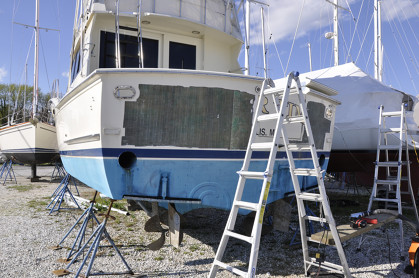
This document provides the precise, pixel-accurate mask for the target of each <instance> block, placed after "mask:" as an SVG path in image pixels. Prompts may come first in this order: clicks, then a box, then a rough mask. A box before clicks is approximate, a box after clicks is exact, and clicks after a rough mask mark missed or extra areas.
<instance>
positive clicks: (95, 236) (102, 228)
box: [53, 200, 134, 277]
mask: <svg viewBox="0 0 419 278" xmlns="http://www.w3.org/2000/svg"><path fill="white" fill-rule="evenodd" d="M113 202H114V200H111V204H110V205H109V208H108V211H107V212H106V215H105V219H104V220H103V222H102V223H101V224H100V225H99V226H97V227H96V229H95V231H94V232H93V233H92V235H91V236H90V237H89V239H88V240H87V242H86V243H85V244H84V245H83V246H82V247H81V248H80V250H79V251H78V252H77V254H76V255H75V256H74V258H73V259H72V260H71V262H70V263H69V264H68V265H67V267H66V268H65V269H59V270H56V271H54V272H53V273H54V274H56V275H60V276H61V275H65V274H69V273H70V271H69V270H68V269H69V268H70V266H71V265H72V264H73V263H74V262H75V261H76V260H77V258H78V257H79V256H80V255H82V254H84V249H86V248H87V245H88V244H89V243H90V242H91V241H92V244H91V245H90V247H89V250H88V251H87V254H84V259H83V261H82V263H81V265H80V267H79V269H78V271H77V273H76V276H75V277H79V275H80V273H81V272H82V270H83V267H84V266H85V265H86V263H87V259H88V258H89V255H91V256H90V257H91V258H90V262H89V264H88V265H87V269H86V273H85V275H84V276H83V277H89V276H97V275H124V274H131V275H132V274H134V272H133V271H132V270H131V268H130V267H129V265H128V263H127V262H126V261H125V259H124V257H123V256H122V254H121V252H120V251H119V249H118V247H116V245H115V243H114V242H113V240H112V238H111V237H110V235H109V234H108V232H107V231H106V223H107V221H108V218H109V217H110V211H111V208H112V205H113ZM102 238H106V239H107V240H108V242H109V243H110V244H111V245H112V247H113V248H114V250H115V252H116V253H117V254H118V256H119V257H120V258H121V260H122V262H123V263H124V265H125V267H126V268H127V271H126V272H113V273H105V272H97V273H90V271H91V269H92V266H93V262H94V260H95V258H96V253H97V250H98V248H99V246H100V241H101V240H102Z"/></svg>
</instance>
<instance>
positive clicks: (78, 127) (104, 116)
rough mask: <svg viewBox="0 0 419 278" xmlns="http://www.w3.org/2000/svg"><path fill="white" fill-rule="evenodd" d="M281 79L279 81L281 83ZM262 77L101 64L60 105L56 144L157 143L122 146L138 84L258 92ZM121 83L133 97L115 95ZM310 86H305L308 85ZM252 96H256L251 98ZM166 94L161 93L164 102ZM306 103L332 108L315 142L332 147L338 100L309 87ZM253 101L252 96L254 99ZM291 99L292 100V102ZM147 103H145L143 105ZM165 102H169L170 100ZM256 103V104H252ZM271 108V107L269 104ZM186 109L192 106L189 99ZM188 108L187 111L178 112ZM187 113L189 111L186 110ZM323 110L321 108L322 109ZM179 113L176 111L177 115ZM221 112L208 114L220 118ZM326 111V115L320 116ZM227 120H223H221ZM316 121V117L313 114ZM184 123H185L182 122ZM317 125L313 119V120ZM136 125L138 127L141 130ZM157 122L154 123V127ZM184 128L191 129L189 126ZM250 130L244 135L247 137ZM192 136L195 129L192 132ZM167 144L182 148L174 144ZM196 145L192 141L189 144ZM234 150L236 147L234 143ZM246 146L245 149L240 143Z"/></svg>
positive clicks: (265, 133)
mask: <svg viewBox="0 0 419 278" xmlns="http://www.w3.org/2000/svg"><path fill="white" fill-rule="evenodd" d="M280 82H282V80H281V81H277V83H280ZM261 83H262V79H261V78H257V77H249V76H244V75H237V74H227V73H214V72H205V71H187V70H174V69H119V70H111V69H101V70H97V71H95V72H94V73H92V74H91V75H90V76H89V77H88V78H87V79H86V80H85V82H83V83H82V84H80V86H78V87H76V88H75V89H74V90H72V91H70V92H69V93H68V94H67V95H66V96H65V97H64V98H63V99H62V100H61V101H60V103H59V104H58V105H57V106H56V108H55V119H56V126H57V137H58V146H59V149H60V151H61V152H63V151H65V152H67V151H74V150H87V149H97V148H144V147H146V148H148V147H149V148H155V147H156V146H159V145H158V144H152V145H144V146H133V145H123V144H121V142H123V137H124V136H125V135H126V134H125V128H124V114H125V113H126V111H125V107H126V103H129V102H138V101H139V100H138V99H139V98H141V91H140V90H139V85H140V84H141V85H144V84H149V85H159V86H173V87H176V86H180V87H185V88H187V87H207V88H223V89H228V90H234V91H239V92H245V93H247V94H249V95H254V94H255V90H256V88H259V87H260V86H261ZM118 87H126V88H128V87H129V88H130V90H135V95H134V96H133V97H132V98H126V99H122V98H117V97H115V89H116V88H118ZM306 89H307V88H306ZM252 98H254V97H252ZM165 100H166V98H162V99H161V102H162V103H164V102H165ZM307 100H308V102H316V103H320V104H321V105H322V107H323V109H325V107H326V108H327V109H328V110H330V111H329V113H331V115H330V118H329V119H328V121H329V122H330V123H329V125H328V127H329V128H330V130H327V131H322V132H323V134H322V136H324V140H321V142H322V144H321V145H318V146H316V147H317V148H318V150H319V151H324V152H328V151H330V149H331V142H332V138H333V124H334V122H333V115H334V112H335V109H336V105H337V102H336V101H334V100H333V99H332V98H330V97H329V96H328V95H326V94H322V93H318V92H316V91H314V90H308V91H307ZM251 102H252V103H253V101H251ZM290 102H291V103H292V99H291V101H290ZM145 105H147V104H145ZM167 105H171V104H170V103H168V104H167ZM254 105H255V103H253V106H254ZM270 105H271V104H267V105H266V107H267V110H268V111H269V110H271V111H273V107H271V106H270ZM269 107H270V108H269ZM184 108H185V109H193V107H188V104H187V103H185V106H184ZM251 110H252V105H249V110H248V113H249V115H251V113H252V111H251ZM178 112H179V113H184V112H185V111H178ZM186 113H187V111H186ZM322 113H323V111H322ZM176 116H177V115H176V114H175V115H173V117H176ZM217 116H219V115H208V117H217ZM322 116H323V115H322ZM223 120H224V119H221V118H220V119H219V121H223ZM313 120H314V121H316V120H318V119H313ZM179 124H181V123H179ZM312 125H313V124H312ZM141 128H142V127H141V126H138V129H141ZM158 128H159V127H158V126H156V129H158ZM183 128H185V131H188V130H187V127H183ZM271 133H272V128H271V127H269V126H267V127H266V128H264V129H263V130H261V131H260V132H259V138H260V139H259V140H261V141H268V140H269V139H268V138H267V137H270V136H271ZM289 134H290V136H291V138H294V139H295V140H301V138H302V136H303V134H302V129H301V128H298V129H297V130H296V129H294V130H290V131H289ZM248 135H249V134H246V139H245V141H246V142H247V138H248ZM190 136H194V134H190ZM164 147H169V148H179V146H176V145H165V146H164ZM190 147H192V148H196V147H198V146H189V147H188V148H190ZM233 149H234V148H233ZM241 149H244V148H241Z"/></svg>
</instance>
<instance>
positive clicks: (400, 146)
mask: <svg viewBox="0 0 419 278" xmlns="http://www.w3.org/2000/svg"><path fill="white" fill-rule="evenodd" d="M379 109H380V116H379V117H380V118H379V127H378V144H377V157H376V161H375V172H374V184H373V189H372V192H371V196H370V200H369V203H368V211H371V210H372V206H373V202H374V201H376V202H384V204H385V208H391V207H393V208H397V211H398V213H399V214H402V200H401V194H402V193H403V192H402V190H401V183H402V182H403V181H406V182H407V187H408V194H410V196H411V200H412V206H413V209H414V211H415V216H416V220H417V221H418V222H419V217H418V210H417V207H416V201H415V196H414V192H413V189H412V183H411V178H410V160H409V142H408V128H407V123H406V108H405V105H404V104H402V105H401V109H400V111H393V112H384V107H383V106H380V107H379ZM390 118H396V119H400V125H399V127H397V128H388V127H387V126H386V119H390ZM390 136H391V137H390ZM389 137H390V138H391V139H392V142H390V138H389ZM394 139H396V140H397V143H394V141H396V140H394ZM391 151H393V152H397V155H391V153H389V152H391ZM403 153H404V157H403ZM403 166H404V167H405V171H403ZM381 168H384V169H385V178H384V179H380V178H379V172H380V171H379V170H380V169H381ZM378 187H383V188H384V189H385V192H386V195H385V196H377V195H378V194H377V193H378ZM390 193H393V194H395V195H394V196H391V195H390ZM392 205H393V206H392ZM396 221H397V222H398V223H399V229H400V246H399V248H400V252H401V254H403V242H404V241H403V224H402V220H400V219H397V220H396ZM362 242H363V238H362V237H361V240H360V244H359V246H358V248H359V247H360V246H361V244H362Z"/></svg>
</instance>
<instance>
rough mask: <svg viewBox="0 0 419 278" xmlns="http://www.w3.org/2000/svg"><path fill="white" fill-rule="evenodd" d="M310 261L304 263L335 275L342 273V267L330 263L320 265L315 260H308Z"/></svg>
mask: <svg viewBox="0 0 419 278" xmlns="http://www.w3.org/2000/svg"><path fill="white" fill-rule="evenodd" d="M310 259H311V261H306V263H307V264H309V265H311V266H316V267H321V268H324V269H326V270H329V271H331V272H335V273H336V272H339V273H343V267H342V266H341V265H337V264H334V263H331V262H322V263H321V265H320V263H318V262H316V259H315V258H310Z"/></svg>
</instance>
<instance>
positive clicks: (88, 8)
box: [78, 0, 242, 39]
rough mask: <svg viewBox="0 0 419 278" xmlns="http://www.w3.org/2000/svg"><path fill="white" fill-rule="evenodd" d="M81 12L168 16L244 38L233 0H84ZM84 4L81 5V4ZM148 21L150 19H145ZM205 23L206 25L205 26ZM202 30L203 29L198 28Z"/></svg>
mask: <svg viewBox="0 0 419 278" xmlns="http://www.w3.org/2000/svg"><path fill="white" fill-rule="evenodd" d="M82 1H83V5H82V9H83V10H79V14H85V13H114V14H116V13H119V14H120V15H121V16H136V15H137V14H143V15H145V16H147V15H152V14H156V15H159V14H160V15H165V16H166V17H167V16H169V17H176V18H182V19H187V20H189V21H192V22H195V23H199V24H202V25H204V26H209V27H212V28H215V29H217V30H220V31H223V32H225V33H228V34H230V35H233V36H234V37H236V38H238V39H241V38H242V36H241V32H240V26H239V22H238V18H237V9H236V8H235V5H234V1H233V0H227V1H219V0H204V1H197V0H188V1H185V0H159V1H156V0H124V1H120V0H82ZM78 6H79V7H80V5H78ZM80 12H81V13H80ZM143 24H147V22H146V21H145V22H143ZM204 26H203V27H204ZM197 31H199V30H197Z"/></svg>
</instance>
